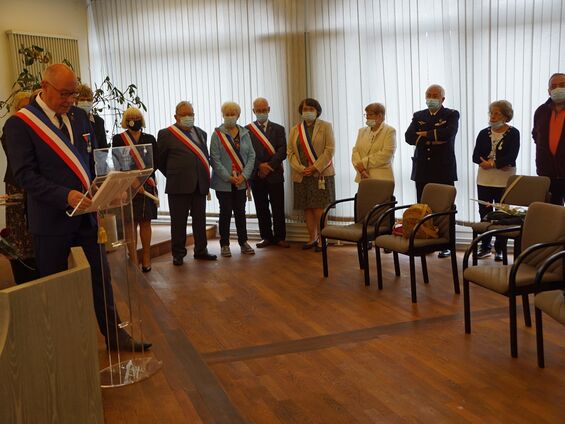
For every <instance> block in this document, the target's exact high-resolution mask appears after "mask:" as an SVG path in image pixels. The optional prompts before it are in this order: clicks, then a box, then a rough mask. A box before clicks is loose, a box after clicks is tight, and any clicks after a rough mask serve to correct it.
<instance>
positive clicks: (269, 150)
mask: <svg viewBox="0 0 565 424" xmlns="http://www.w3.org/2000/svg"><path fill="white" fill-rule="evenodd" d="M247 128H248V129H249V131H251V132H252V133H253V134H254V135H255V137H257V139H258V140H259V141H260V142H261V144H262V145H263V147H264V148H265V150H266V151H267V153H268V154H269V156H271V157H272V156H273V155H274V154H275V148H274V147H273V145H272V144H271V142H270V141H269V139H268V138H267V135H266V134H265V133H264V132H263V130H262V129H261V128H260V127H259V126H258V125H257V124H256V123H255V122H252V123H250V124H249V125H248V126H247Z"/></svg>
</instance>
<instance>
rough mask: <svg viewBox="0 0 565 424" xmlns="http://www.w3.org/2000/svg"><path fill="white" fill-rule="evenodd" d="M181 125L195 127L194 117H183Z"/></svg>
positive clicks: (180, 120)
mask: <svg viewBox="0 0 565 424" xmlns="http://www.w3.org/2000/svg"><path fill="white" fill-rule="evenodd" d="M179 123H180V124H181V125H182V126H183V127H187V128H192V127H193V126H194V116H181V117H180V119H179Z"/></svg>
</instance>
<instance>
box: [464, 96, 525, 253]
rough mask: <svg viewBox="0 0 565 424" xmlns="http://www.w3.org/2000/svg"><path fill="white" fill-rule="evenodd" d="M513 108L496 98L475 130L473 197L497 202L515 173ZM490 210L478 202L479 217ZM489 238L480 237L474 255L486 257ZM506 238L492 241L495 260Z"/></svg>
mask: <svg viewBox="0 0 565 424" xmlns="http://www.w3.org/2000/svg"><path fill="white" fill-rule="evenodd" d="M513 116H514V111H513V110H512V104H510V102H508V101H506V100H497V101H495V102H492V103H491V104H490V105H489V126H488V127H487V128H485V129H483V130H481V131H480V132H479V135H478V136H477V141H476V143H475V150H474V151H473V162H475V163H476V164H478V165H479V170H478V172H477V196H478V198H479V200H483V201H485V202H489V203H499V202H500V199H501V198H502V195H503V193H504V190H505V189H506V182H507V181H508V178H509V177H510V176H511V175H515V174H516V158H517V157H518V151H519V150H520V132H519V131H518V130H517V129H516V128H514V127H511V126H510V125H508V122H510V121H511V120H512V117H513ZM491 210H492V208H491V207H488V206H486V205H482V204H479V215H480V216H481V219H483V218H484V217H485V215H486V214H487V213H488V212H490V211H491ZM491 240H492V238H491V237H485V238H483V239H482V244H481V247H480V249H479V251H478V253H477V258H479V259H482V258H486V257H488V256H490V254H491V249H492V246H491V244H490V242H491ZM505 244H506V238H504V237H497V238H496V241H495V243H494V248H495V252H496V255H495V258H494V260H495V261H502V250H503V247H504V245H505Z"/></svg>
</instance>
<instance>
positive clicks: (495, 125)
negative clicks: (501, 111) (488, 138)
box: [488, 121, 505, 130]
mask: <svg viewBox="0 0 565 424" xmlns="http://www.w3.org/2000/svg"><path fill="white" fill-rule="evenodd" d="M504 123H505V122H504V121H496V122H490V121H489V123H488V124H489V125H490V127H491V128H492V129H493V130H497V129H499V128H502V127H503V126H504Z"/></svg>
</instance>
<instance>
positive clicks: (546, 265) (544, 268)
mask: <svg viewBox="0 0 565 424" xmlns="http://www.w3.org/2000/svg"><path fill="white" fill-rule="evenodd" d="M559 259H563V260H565V250H562V251H561V252H557V253H554V254H553V255H551V256H550V257H549V258H547V259H546V260H545V261H544V263H543V264H541V267H540V268H539V269H538V272H536V278H535V280H534V284H535V286H536V289H537V290H536V293H540V292H542V291H543V289H542V287H541V280H542V279H543V276H544V274H545V272H546V271H547V270H548V268H549V267H550V266H551V265H552V264H553V263H554V262H556V261H557V260H559ZM562 271H563V273H564V274H565V267H563V270H562ZM563 280H564V284H565V275H563Z"/></svg>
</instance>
